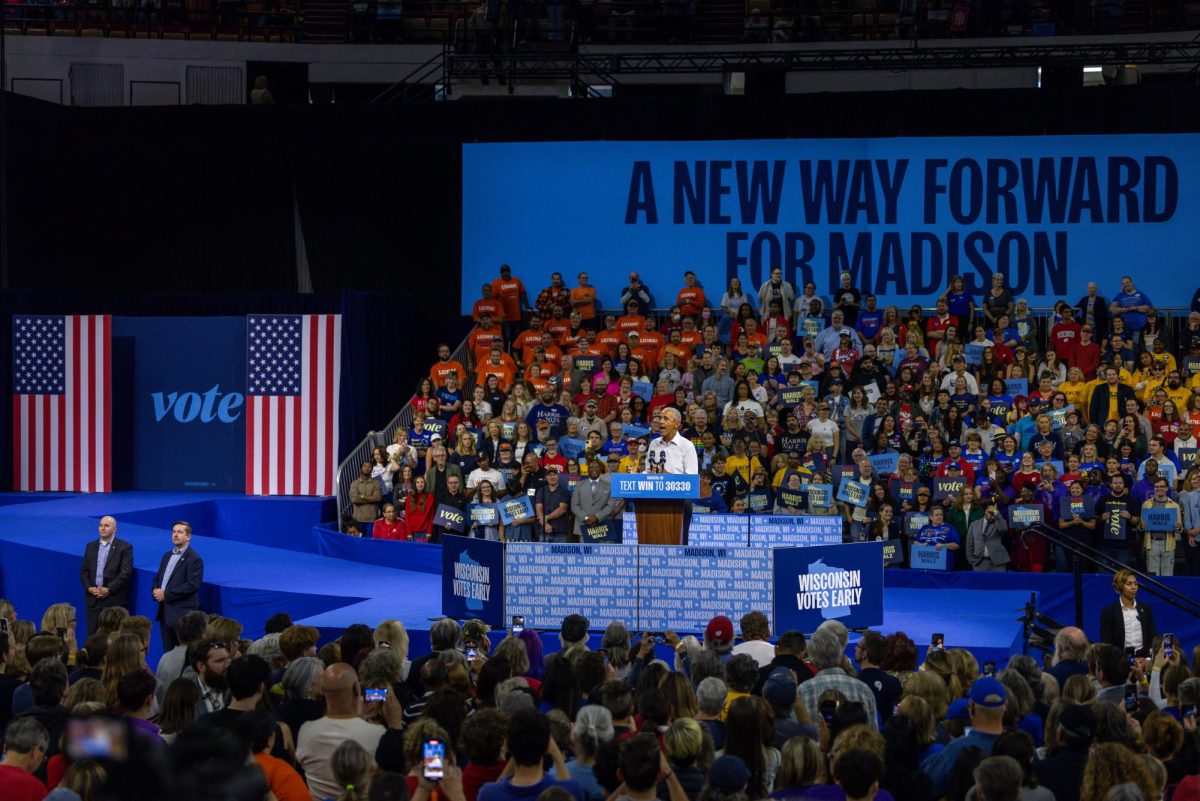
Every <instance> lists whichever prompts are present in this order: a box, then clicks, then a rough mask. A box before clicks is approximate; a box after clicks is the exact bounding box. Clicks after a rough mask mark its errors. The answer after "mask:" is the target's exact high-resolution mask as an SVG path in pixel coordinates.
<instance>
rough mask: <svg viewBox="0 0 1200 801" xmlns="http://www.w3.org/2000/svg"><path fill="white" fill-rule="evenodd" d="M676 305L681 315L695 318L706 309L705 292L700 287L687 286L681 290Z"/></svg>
mask: <svg viewBox="0 0 1200 801" xmlns="http://www.w3.org/2000/svg"><path fill="white" fill-rule="evenodd" d="M675 305H676V306H678V307H679V312H680V313H681V314H684V315H686V316H688V317H695V316H696V315H698V314H700V311H701V310H702V309H703V308H704V290H703V289H702V288H700V287H698V286H685V287H684V288H683V289H681V290H679V295H678V296H677V297H676V298H675Z"/></svg>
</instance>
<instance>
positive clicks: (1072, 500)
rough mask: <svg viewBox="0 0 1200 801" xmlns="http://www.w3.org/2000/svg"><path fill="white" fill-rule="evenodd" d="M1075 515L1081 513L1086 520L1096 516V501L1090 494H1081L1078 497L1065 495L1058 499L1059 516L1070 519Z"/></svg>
mask: <svg viewBox="0 0 1200 801" xmlns="http://www.w3.org/2000/svg"><path fill="white" fill-rule="evenodd" d="M1075 515H1079V516H1080V517H1081V518H1082V519H1084V520H1091V519H1093V518H1094V517H1095V516H1096V502H1095V501H1094V500H1093V499H1092V497H1091V496H1090V495H1080V496H1079V497H1078V498H1076V497H1074V496H1072V495H1064V496H1062V497H1061V498H1059V499H1058V516H1059V517H1060V518H1062V519H1064V520H1070V519H1072V518H1073V517H1074V516H1075Z"/></svg>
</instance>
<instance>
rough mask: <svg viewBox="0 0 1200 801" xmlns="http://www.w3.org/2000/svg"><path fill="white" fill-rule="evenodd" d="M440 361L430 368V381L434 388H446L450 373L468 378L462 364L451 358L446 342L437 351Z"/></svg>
mask: <svg viewBox="0 0 1200 801" xmlns="http://www.w3.org/2000/svg"><path fill="white" fill-rule="evenodd" d="M437 354H438V360H437V361H436V362H434V364H433V367H430V368H429V380H430V381H432V382H433V384H434V386H438V387H444V386H446V376H448V375H449V374H450V373H457V374H458V377H459V378H466V377H467V371H466V370H464V369H463V366H462V363H461V362H459V361H456V360H454V359H451V358H450V346H449V345H447V344H446V343H445V342H443V343H441V344H440V345H438V349H437Z"/></svg>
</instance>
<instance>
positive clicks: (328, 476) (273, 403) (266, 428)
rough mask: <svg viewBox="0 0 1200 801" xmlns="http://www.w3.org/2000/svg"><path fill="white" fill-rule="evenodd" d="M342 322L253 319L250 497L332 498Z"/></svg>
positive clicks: (333, 318)
mask: <svg viewBox="0 0 1200 801" xmlns="http://www.w3.org/2000/svg"><path fill="white" fill-rule="evenodd" d="M341 369H342V318H341V315H337V314H273V315H250V316H249V317H247V318H246V494H247V495H332V494H333V492H334V478H335V473H336V470H337V455H338V442H337V426H338V389H339V387H340V385H341Z"/></svg>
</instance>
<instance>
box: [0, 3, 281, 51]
mask: <svg viewBox="0 0 1200 801" xmlns="http://www.w3.org/2000/svg"><path fill="white" fill-rule="evenodd" d="M2 13H3V15H4V27H5V29H6V30H7V31H8V32H9V33H22V34H23V33H29V32H31V31H36V32H39V33H45V34H47V35H54V34H58V35H75V36H82V35H83V34H84V31H96V32H99V33H100V34H101V35H102V36H112V35H113V34H117V35H120V36H124V37H137V36H145V37H149V38H157V39H162V38H164V37H167V36H178V37H181V38H184V39H192V38H206V39H215V38H217V37H218V36H236V37H237V38H238V39H239V40H242V39H245V40H253V39H261V40H264V41H269V40H270V39H272V38H277V39H279V40H280V41H288V40H290V39H292V36H293V31H294V28H295V23H296V15H295V12H294V11H293V10H292V9H290V8H286V7H268V6H267V4H262V7H261V8H249V7H247V6H245V5H242V4H240V3H238V4H235V5H234V6H229V5H226V4H217V5H214V6H211V7H207V8H187V7H184V6H183V5H181V4H179V3H170V2H168V3H166V4H163V3H158V4H157V5H150V4H148V3H146V4H143V3H142V2H141V0H129V2H128V3H126V4H124V5H121V4H119V2H109V0H102V1H101V2H96V3H86V2H85V3H79V4H78V5H66V4H62V3H59V4H51V3H22V4H13V3H8V4H6V8H5V9H4V10H3V12H2Z"/></svg>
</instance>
